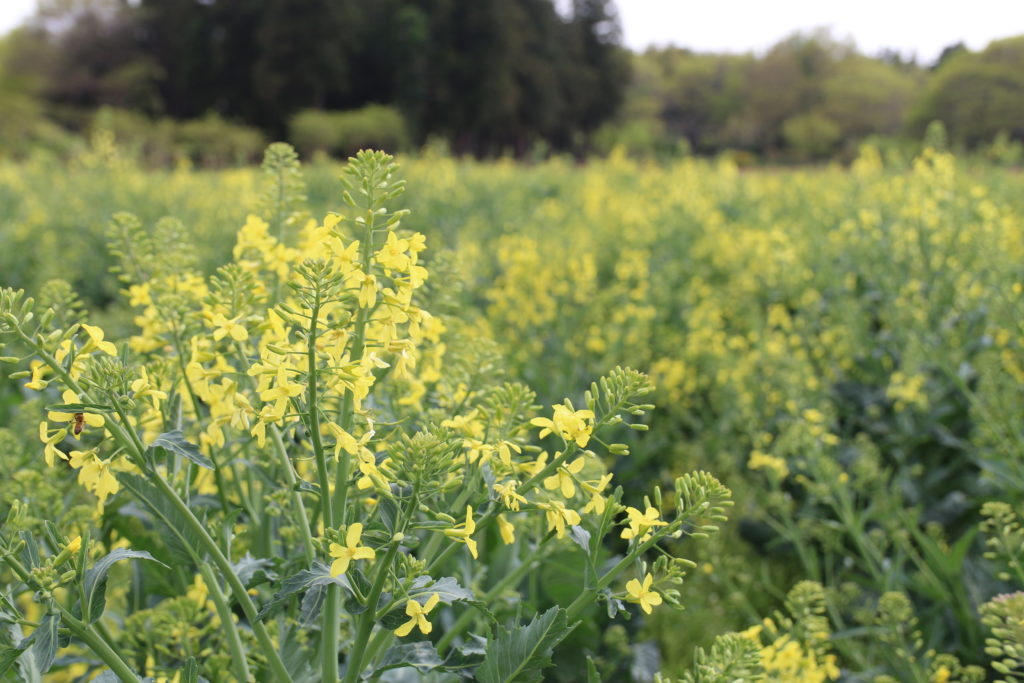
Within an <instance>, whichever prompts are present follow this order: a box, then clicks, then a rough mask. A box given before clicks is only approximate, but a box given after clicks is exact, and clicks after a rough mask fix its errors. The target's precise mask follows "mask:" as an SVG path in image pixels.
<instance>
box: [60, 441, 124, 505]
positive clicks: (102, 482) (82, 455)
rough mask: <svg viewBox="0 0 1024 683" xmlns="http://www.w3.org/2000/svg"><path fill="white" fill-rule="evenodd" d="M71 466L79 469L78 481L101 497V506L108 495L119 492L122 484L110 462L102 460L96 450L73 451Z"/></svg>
mask: <svg viewBox="0 0 1024 683" xmlns="http://www.w3.org/2000/svg"><path fill="white" fill-rule="evenodd" d="M71 466H72V467H74V468H75V469H77V470H78V483H79V484H81V485H82V486H83V487H84V488H85V489H86V490H88V491H92V492H93V493H94V494H96V497H97V498H99V499H100V507H102V506H103V503H104V502H105V501H106V499H107V496H110V495H113V494H115V493H117V492H118V491H119V490H120V489H121V485H120V484H118V483H117V477H115V476H114V473H113V471H112V470H111V467H110V462H109V461H107V460H102V459H101V458H100V457H99V456H98V455H96V451H95V450H90V451H71Z"/></svg>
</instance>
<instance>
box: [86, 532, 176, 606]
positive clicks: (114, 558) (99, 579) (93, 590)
mask: <svg viewBox="0 0 1024 683" xmlns="http://www.w3.org/2000/svg"><path fill="white" fill-rule="evenodd" d="M121 560H151V561H153V562H156V563H157V564H159V565H160V566H162V567H166V566H167V565H165V564H164V563H163V562H160V561H159V560H157V559H156V558H155V557H153V556H152V555H150V554H149V553H147V552H145V551H144V550H125V549H124V548H118V549H117V550H115V551H113V552H112V553H110V554H108V555H106V556H104V557H102V558H100V559H99V560H97V561H96V564H94V565H93V566H92V567H91V568H90V569H89V570H88V571H86V572H85V581H84V586H83V589H84V591H85V604H86V605H87V606H88V612H84V611H82V605H81V603H79V604H78V605H76V607H77V608H78V611H79V613H80V614H81V615H82V617H83V618H85V619H86V621H87V622H88V623H90V624H92V623H94V622H95V621H96V620H97V619H99V618H100V617H101V616H103V610H104V609H105V608H106V606H107V572H109V571H110V568H111V567H113V566H114V564H115V563H117V562H120V561H121Z"/></svg>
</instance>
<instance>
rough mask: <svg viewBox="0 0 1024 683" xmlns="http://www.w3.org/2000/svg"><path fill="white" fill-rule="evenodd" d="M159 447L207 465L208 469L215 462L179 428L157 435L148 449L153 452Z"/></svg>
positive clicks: (211, 467) (201, 464) (200, 464)
mask: <svg viewBox="0 0 1024 683" xmlns="http://www.w3.org/2000/svg"><path fill="white" fill-rule="evenodd" d="M157 448H162V449H164V450H165V451H170V452H172V453H175V454H177V455H180V456H181V457H183V458H185V459H187V460H191V461H192V462H194V463H195V464H197V465H199V466H200V467H205V468H206V469H208V470H212V469H213V462H212V461H211V460H210V459H209V458H207V457H206V456H205V455H203V454H202V453H201V452H200V451H199V446H197V445H195V444H194V443H191V442H190V441H187V440H186V439H185V435H184V434H182V433H181V431H180V430H178V429H174V430H172V431H169V432H164V433H163V434H161V435H160V436H158V437H156V439H155V440H154V441H153V443H151V444H149V447H148V448H147V449H146V451H147V452H149V453H151V452H153V451H155V449H157Z"/></svg>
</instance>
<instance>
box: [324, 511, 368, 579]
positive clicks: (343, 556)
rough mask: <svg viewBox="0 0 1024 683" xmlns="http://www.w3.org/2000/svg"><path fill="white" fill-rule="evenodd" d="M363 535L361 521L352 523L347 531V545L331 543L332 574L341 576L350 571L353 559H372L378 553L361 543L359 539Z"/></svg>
mask: <svg viewBox="0 0 1024 683" xmlns="http://www.w3.org/2000/svg"><path fill="white" fill-rule="evenodd" d="M362 535H363V525H362V524H360V523H359V522H356V523H355V524H350V525H349V527H348V529H347V530H346V531H345V545H339V544H337V543H332V544H331V548H330V550H331V557H333V558H334V562H332V563H331V576H332V577H335V576H340V575H341V574H344V573H345V572H347V571H348V565H349V563H350V562H351V561H352V560H372V559H374V558H375V557H376V556H377V554H376V553H375V552H374V551H373V548H367V547H366V546H361V545H359V539H360V537H361V536H362Z"/></svg>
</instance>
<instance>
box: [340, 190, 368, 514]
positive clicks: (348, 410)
mask: <svg viewBox="0 0 1024 683" xmlns="http://www.w3.org/2000/svg"><path fill="white" fill-rule="evenodd" d="M369 201H370V204H371V205H372V203H373V198H372V197H371V198H369ZM367 213H368V214H369V215H368V216H367V220H366V233H365V234H364V235H363V241H362V243H361V244H360V245H359V246H360V257H361V259H360V267H361V268H362V270H363V272H364V273H369V272H370V266H371V265H372V259H373V225H374V218H375V217H376V214H375V213H374V212H373V211H372V210H371V211H367ZM369 310H370V309H367V308H363V307H361V306H360V308H359V311H358V312H357V313H356V322H355V332H354V333H353V335H352V355H351V359H352V362H353V363H358V362H359V361H361V360H362V359H363V354H364V353H365V352H366V323H367V321H368V320H369ZM354 414H355V394H354V393H352V390H351V389H346V390H345V395H344V396H343V397H342V399H341V412H340V414H339V415H338V423H339V425H340V426H341V428H342V429H344V430H346V431H351V429H352V419H353V417H354ZM350 459H351V456H349V454H348V453H342V455H341V457H340V458H339V459H338V466H337V468H336V469H335V479H334V484H335V488H334V497H335V505H334V507H335V509H336V510H338V516H339V517H340V522H341V523H342V524H345V523H347V522H348V476H349V468H350V465H349V460H350Z"/></svg>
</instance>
